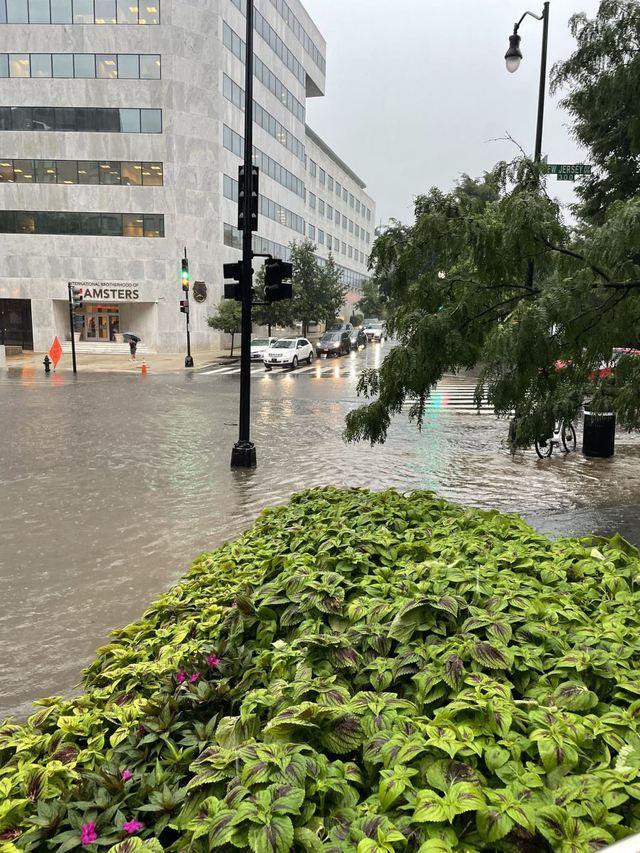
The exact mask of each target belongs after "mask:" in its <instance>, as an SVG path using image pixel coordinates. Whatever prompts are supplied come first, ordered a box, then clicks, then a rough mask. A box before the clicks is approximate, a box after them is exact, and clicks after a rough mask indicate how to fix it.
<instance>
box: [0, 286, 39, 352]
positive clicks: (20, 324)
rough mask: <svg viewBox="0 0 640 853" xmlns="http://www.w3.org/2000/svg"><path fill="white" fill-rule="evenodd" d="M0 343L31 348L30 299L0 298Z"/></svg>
mask: <svg viewBox="0 0 640 853" xmlns="http://www.w3.org/2000/svg"><path fill="white" fill-rule="evenodd" d="M0 345H5V346H15V347H22V349H28V350H32V349H33V324H32V322H31V300H30V299H0Z"/></svg>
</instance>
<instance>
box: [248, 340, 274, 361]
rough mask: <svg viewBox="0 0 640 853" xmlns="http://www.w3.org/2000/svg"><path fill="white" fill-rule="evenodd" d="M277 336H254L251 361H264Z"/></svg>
mask: <svg viewBox="0 0 640 853" xmlns="http://www.w3.org/2000/svg"><path fill="white" fill-rule="evenodd" d="M277 340H278V339H277V338H254V339H253V340H252V341H251V361H264V354H265V353H266V351H267V350H268V349H269V347H270V346H273V344H275V342H276V341H277Z"/></svg>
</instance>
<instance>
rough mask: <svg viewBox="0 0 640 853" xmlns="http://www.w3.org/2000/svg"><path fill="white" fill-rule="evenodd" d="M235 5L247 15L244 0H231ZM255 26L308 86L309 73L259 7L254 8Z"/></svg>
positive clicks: (291, 69) (276, 52)
mask: <svg viewBox="0 0 640 853" xmlns="http://www.w3.org/2000/svg"><path fill="white" fill-rule="evenodd" d="M231 2H232V3H233V5H234V6H235V7H236V8H237V9H239V10H240V11H241V12H242V13H243V14H244V15H246V8H247V7H246V5H245V3H244V2H243V0H231ZM253 28H254V30H255V31H256V32H257V33H258V35H259V36H260V37H261V38H262V39H263V40H264V41H265V42H266V43H267V44H268V45H269V47H270V48H271V50H273V52H274V53H275V54H276V56H278V57H279V59H281V60H282V62H283V63H284V64H285V65H286V66H287V68H288V69H289V71H291V73H292V74H293V75H294V77H296V79H297V80H298V81H299V82H300V83H301V84H302V85H303V86H306V81H307V75H306V72H305V70H304V68H303V67H302V65H301V64H300V63H299V62H298V60H297V59H296V57H295V56H294V55H293V54H292V53H291V51H290V50H289V48H288V47H287V46H286V44H285V43H284V42H283V41H282V39H281V38H280V36H279V35H278V34H277V33H276V31H275V30H274V29H273V27H272V26H271V24H270V23H269V22H268V21H267V19H266V18H265V17H264V16H263V15H261V14H260V12H259V11H258V10H257V9H254V21H253Z"/></svg>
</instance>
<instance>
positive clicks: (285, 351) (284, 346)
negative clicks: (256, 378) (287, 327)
mask: <svg viewBox="0 0 640 853" xmlns="http://www.w3.org/2000/svg"><path fill="white" fill-rule="evenodd" d="M263 360H264V366H265V368H266V369H267V370H271V368H272V367H290V368H292V369H295V368H296V367H297V366H298V365H299V364H300V362H301V361H306V362H307V364H311V362H312V361H313V347H312V346H311V344H310V343H309V341H308V340H307V339H306V338H280V339H279V340H277V341H276V342H275V343H274V344H272V346H270V347H269V349H268V350H267V351H266V352H265V354H264V359H263Z"/></svg>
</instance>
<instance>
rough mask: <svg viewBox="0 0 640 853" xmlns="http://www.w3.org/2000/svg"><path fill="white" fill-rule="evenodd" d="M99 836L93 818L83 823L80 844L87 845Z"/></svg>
mask: <svg viewBox="0 0 640 853" xmlns="http://www.w3.org/2000/svg"><path fill="white" fill-rule="evenodd" d="M97 838H98V833H97V832H96V825H95V823H94V822H93V821H92V820H91V821H89V823H83V824H82V826H81V827H80V844H82V846H83V847H86V846H87V845H89V844H92V843H93V842H94V841H96V839H97Z"/></svg>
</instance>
